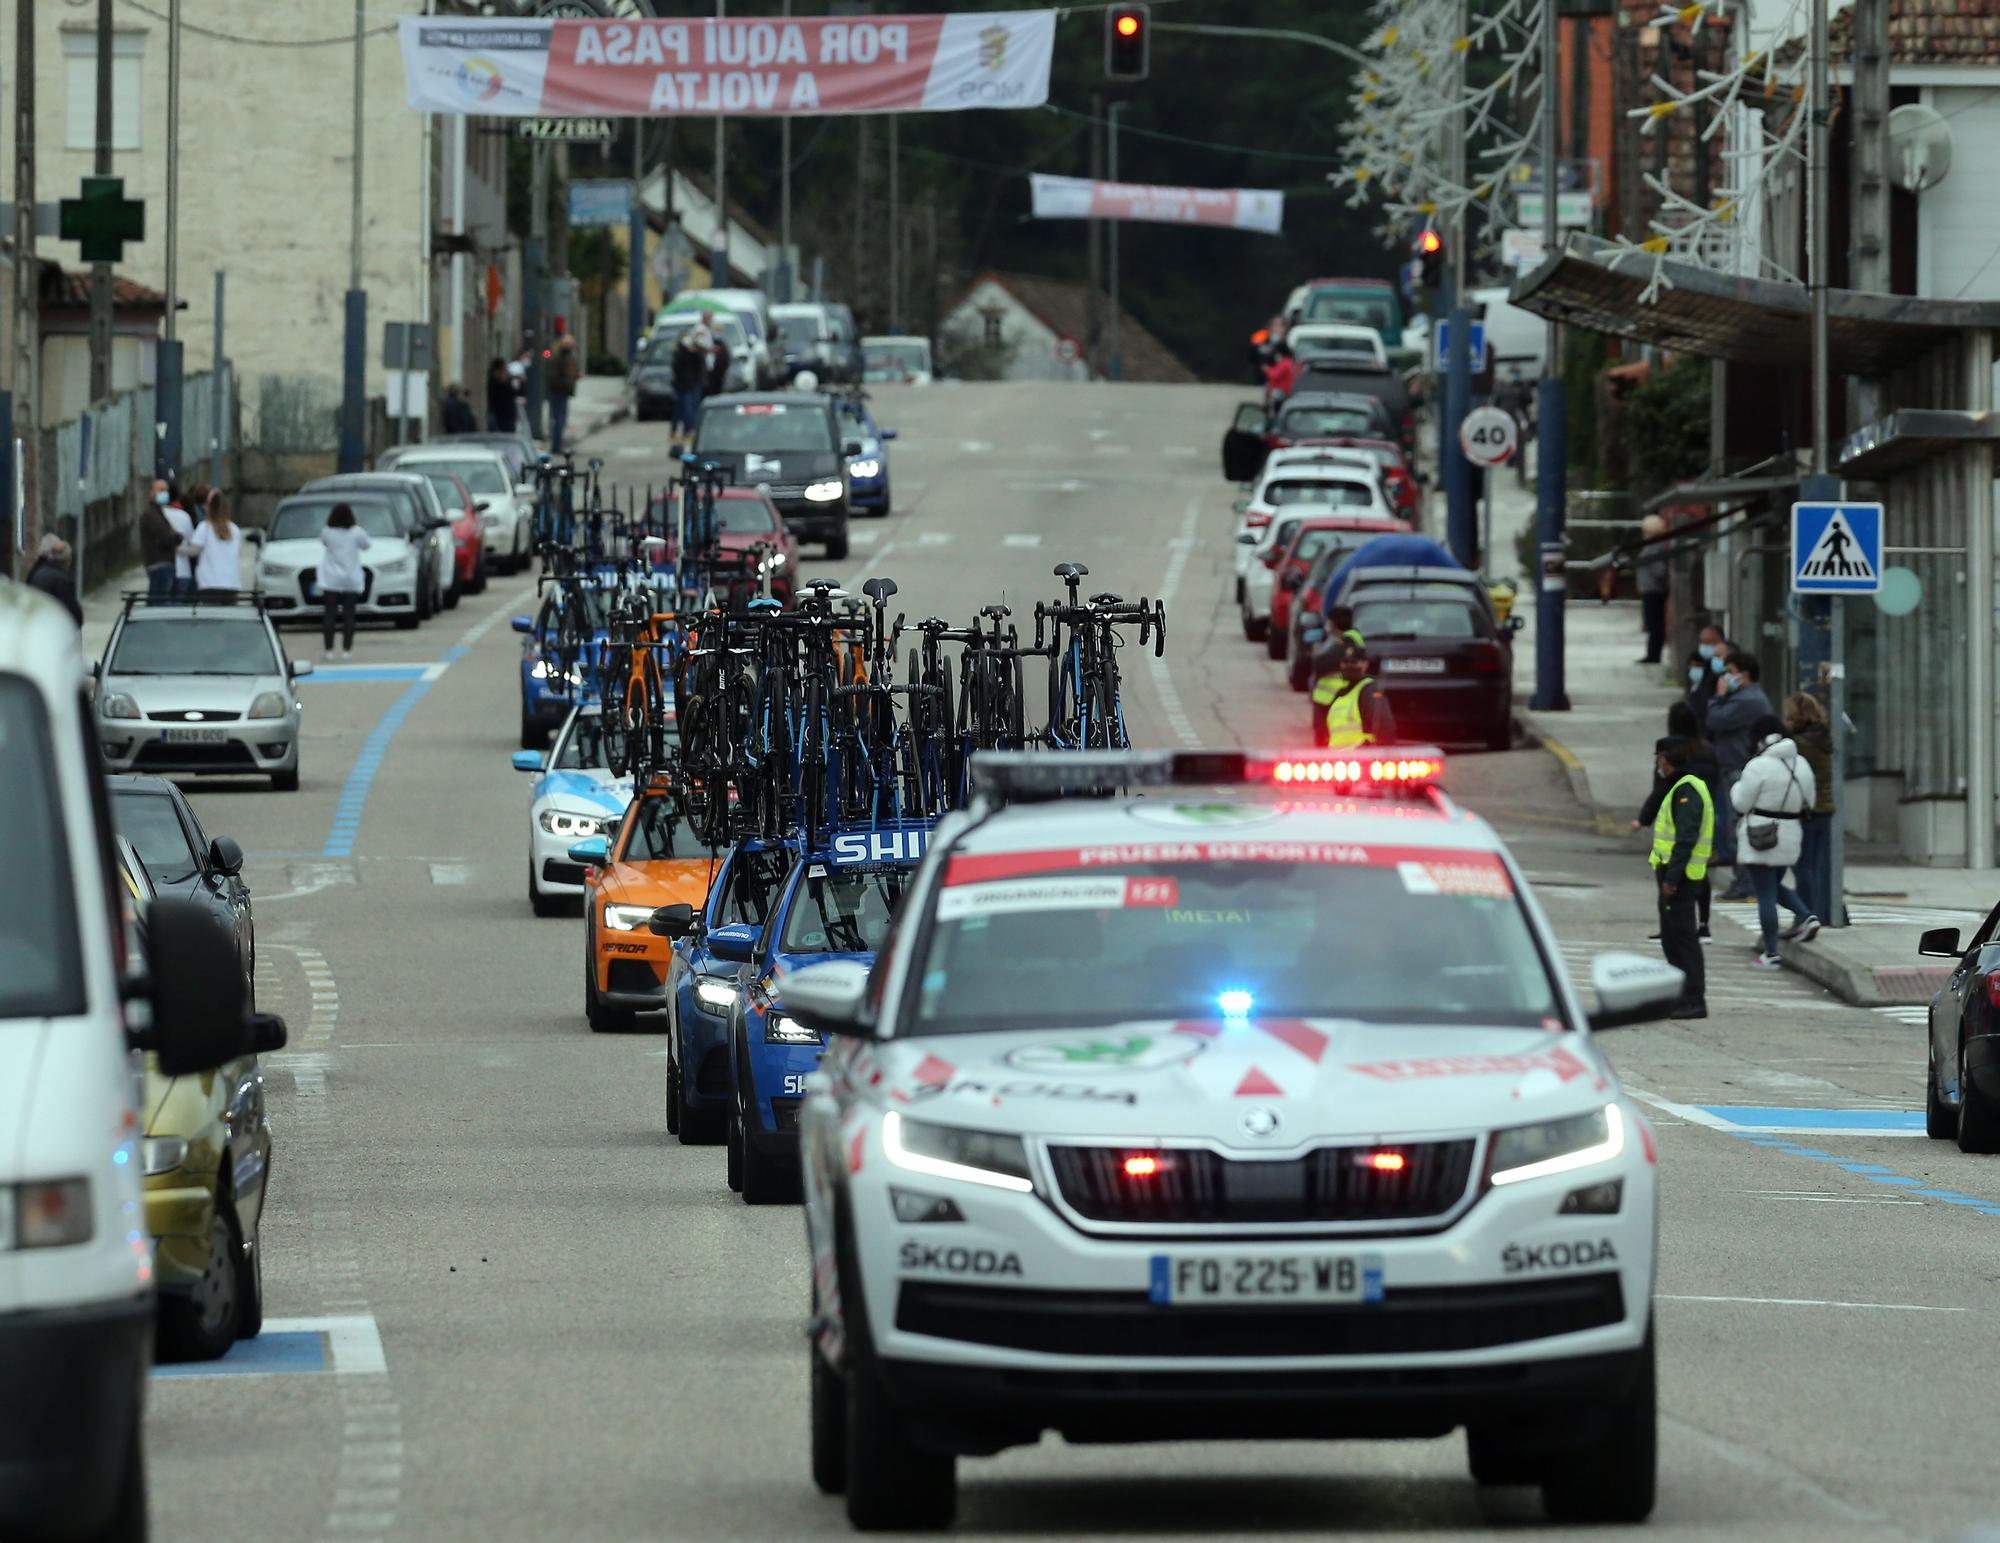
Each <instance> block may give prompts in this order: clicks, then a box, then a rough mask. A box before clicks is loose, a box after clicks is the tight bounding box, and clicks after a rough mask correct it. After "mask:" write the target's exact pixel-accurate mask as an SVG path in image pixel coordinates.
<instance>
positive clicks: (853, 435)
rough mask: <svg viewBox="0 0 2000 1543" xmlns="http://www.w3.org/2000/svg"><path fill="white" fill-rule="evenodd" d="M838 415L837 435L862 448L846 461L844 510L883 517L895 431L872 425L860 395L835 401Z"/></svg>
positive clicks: (864, 399)
mask: <svg viewBox="0 0 2000 1543" xmlns="http://www.w3.org/2000/svg"><path fill="white" fill-rule="evenodd" d="M835 405H836V406H837V407H838V409H839V412H840V432H841V434H842V435H843V436H845V438H846V439H848V440H849V441H852V442H854V443H858V444H859V445H860V446H861V450H860V453H859V454H857V455H850V456H849V457H848V458H847V488H848V492H847V507H848V508H849V509H851V510H853V511H854V512H855V513H856V514H873V515H884V514H887V513H888V512H889V506H890V502H891V498H892V495H891V493H890V491H889V441H890V440H892V439H894V438H895V437H896V431H895V430H894V429H885V428H882V427H880V426H879V425H878V424H877V423H876V422H875V415H874V414H873V413H871V412H869V410H868V399H867V398H866V397H864V396H862V395H861V394H860V393H859V392H856V393H855V394H853V395H851V396H847V395H843V396H840V397H836V398H835Z"/></svg>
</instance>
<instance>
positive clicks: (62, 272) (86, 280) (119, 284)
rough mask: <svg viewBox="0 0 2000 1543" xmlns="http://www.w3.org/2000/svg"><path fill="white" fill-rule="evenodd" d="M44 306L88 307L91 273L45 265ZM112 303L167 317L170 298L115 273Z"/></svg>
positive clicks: (43, 273)
mask: <svg viewBox="0 0 2000 1543" xmlns="http://www.w3.org/2000/svg"><path fill="white" fill-rule="evenodd" d="M41 304H43V305H45V306H78V307H83V308H88V307H89V305H90V274H89V272H88V271H85V272H82V273H78V272H75V271H74V270H71V269H68V268H59V267H57V266H56V265H55V264H54V263H43V264H42V292H41ZM111 304H112V305H113V307H115V308H116V309H119V310H134V311H140V310H149V309H150V310H155V311H159V312H161V313H162V314H164V313H165V311H166V309H167V297H166V296H165V295H164V294H162V293H161V292H160V291H159V290H157V289H148V288H147V287H146V286H145V285H144V284H141V283H138V282H137V281H135V280H133V279H128V278H125V277H124V276H123V275H121V274H116V273H114V274H112V276H111Z"/></svg>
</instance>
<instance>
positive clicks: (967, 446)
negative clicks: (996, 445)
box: [958, 439, 993, 455]
mask: <svg viewBox="0 0 2000 1543" xmlns="http://www.w3.org/2000/svg"><path fill="white" fill-rule="evenodd" d="M958 448H959V449H961V450H963V451H964V452H965V453H966V454H967V455H984V454H985V453H986V452H987V451H989V450H991V449H992V448H993V446H992V444H991V443H990V442H989V441H987V440H983V439H962V440H960V441H959V442H958Z"/></svg>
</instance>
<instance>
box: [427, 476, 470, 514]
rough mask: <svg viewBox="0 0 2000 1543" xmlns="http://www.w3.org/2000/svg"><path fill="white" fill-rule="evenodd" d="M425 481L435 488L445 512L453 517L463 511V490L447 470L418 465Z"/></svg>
mask: <svg viewBox="0 0 2000 1543" xmlns="http://www.w3.org/2000/svg"><path fill="white" fill-rule="evenodd" d="M415 469H416V470H417V471H419V472H422V473H423V475H424V478H425V480H426V481H428V482H429V483H430V485H431V487H432V488H433V489H435V490H436V492H437V496H438V502H439V503H441V504H443V505H444V508H445V513H446V514H449V515H452V516H454V517H456V516H458V515H461V514H463V513H464V512H465V492H464V490H463V489H462V488H460V486H459V485H458V483H457V482H456V481H455V480H454V479H453V477H452V475H451V473H450V472H448V471H440V470H439V469H438V468H437V467H435V466H419V467H417V468H415Z"/></svg>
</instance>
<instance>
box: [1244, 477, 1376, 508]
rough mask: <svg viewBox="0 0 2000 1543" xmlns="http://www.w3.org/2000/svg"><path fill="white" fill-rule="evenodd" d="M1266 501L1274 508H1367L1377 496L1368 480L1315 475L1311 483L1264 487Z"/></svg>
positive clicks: (1284, 483) (1277, 483) (1286, 483)
mask: <svg viewBox="0 0 2000 1543" xmlns="http://www.w3.org/2000/svg"><path fill="white" fill-rule="evenodd" d="M1264 502H1265V503H1267V504H1270V505H1272V506H1273V507H1283V506H1284V505H1286V504H1324V505H1326V506H1327V507H1329V508H1333V509H1366V508H1368V507H1369V506H1370V505H1371V504H1373V503H1374V502H1375V498H1374V495H1373V494H1372V493H1371V492H1370V491H1369V488H1368V484H1366V483H1365V482H1335V481H1333V480H1332V479H1331V478H1315V479H1314V480H1313V481H1310V482H1274V483H1272V484H1271V485H1270V486H1269V487H1267V488H1266V489H1264Z"/></svg>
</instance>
